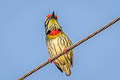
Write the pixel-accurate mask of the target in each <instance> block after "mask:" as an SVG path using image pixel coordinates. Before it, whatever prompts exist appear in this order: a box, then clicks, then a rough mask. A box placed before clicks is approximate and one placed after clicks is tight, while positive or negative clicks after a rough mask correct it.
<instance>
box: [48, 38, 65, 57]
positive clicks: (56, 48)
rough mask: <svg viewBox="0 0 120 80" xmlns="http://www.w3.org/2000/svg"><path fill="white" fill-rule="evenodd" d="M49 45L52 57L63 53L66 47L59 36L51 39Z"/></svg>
mask: <svg viewBox="0 0 120 80" xmlns="http://www.w3.org/2000/svg"><path fill="white" fill-rule="evenodd" d="M47 46H48V52H49V54H50V57H54V56H56V55H57V54H59V53H61V52H62V51H63V49H64V48H65V46H64V45H63V44H62V41H61V40H60V38H59V37H57V38H55V39H51V40H49V41H48V43H47Z"/></svg>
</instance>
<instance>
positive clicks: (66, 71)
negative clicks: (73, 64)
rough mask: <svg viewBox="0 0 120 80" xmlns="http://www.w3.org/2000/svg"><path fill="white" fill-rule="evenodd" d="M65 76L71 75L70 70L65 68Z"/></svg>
mask: <svg viewBox="0 0 120 80" xmlns="http://www.w3.org/2000/svg"><path fill="white" fill-rule="evenodd" d="M65 74H66V76H70V74H71V70H70V68H66V70H65Z"/></svg>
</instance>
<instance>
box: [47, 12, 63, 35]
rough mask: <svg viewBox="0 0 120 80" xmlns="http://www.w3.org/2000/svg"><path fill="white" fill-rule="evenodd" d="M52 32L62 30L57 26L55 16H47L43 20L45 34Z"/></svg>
mask: <svg viewBox="0 0 120 80" xmlns="http://www.w3.org/2000/svg"><path fill="white" fill-rule="evenodd" d="M52 30H60V31H61V30H62V28H61V26H60V25H59V24H58V21H57V16H56V15H55V14H54V11H53V13H52V14H48V15H47V16H46V19H45V32H46V34H49V33H50V32H51V31H52Z"/></svg>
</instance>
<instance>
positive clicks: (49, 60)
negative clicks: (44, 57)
mask: <svg viewBox="0 0 120 80" xmlns="http://www.w3.org/2000/svg"><path fill="white" fill-rule="evenodd" d="M51 60H52V59H51V58H50V57H49V58H48V62H49V63H55V64H58V62H57V61H56V60H54V61H51Z"/></svg>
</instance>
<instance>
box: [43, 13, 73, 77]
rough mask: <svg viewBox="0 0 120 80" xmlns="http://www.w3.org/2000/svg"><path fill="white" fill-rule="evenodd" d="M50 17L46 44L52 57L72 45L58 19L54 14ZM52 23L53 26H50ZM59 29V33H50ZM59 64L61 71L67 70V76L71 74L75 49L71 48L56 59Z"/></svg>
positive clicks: (47, 25)
mask: <svg viewBox="0 0 120 80" xmlns="http://www.w3.org/2000/svg"><path fill="white" fill-rule="evenodd" d="M52 16H53V18H52V17H50V18H49V19H46V20H49V21H46V22H47V23H45V25H46V26H45V27H46V45H47V48H48V52H49V55H50V57H51V58H53V57H54V56H56V55H58V54H59V53H61V52H62V51H63V50H64V49H66V48H68V47H70V46H71V45H72V42H71V40H70V39H69V38H68V37H67V35H66V34H65V33H64V32H63V31H62V29H61V27H60V26H59V24H58V22H57V20H56V19H54V14H53V15H52ZM49 25H52V26H49ZM56 29H59V30H60V32H59V34H57V35H49V33H50V31H52V30H56ZM55 61H56V62H57V64H56V63H55V65H56V66H57V68H58V69H59V70H60V71H61V72H65V73H66V75H67V76H69V75H70V74H71V71H70V67H71V66H72V63H73V50H70V51H69V52H67V53H66V54H64V55H62V56H60V57H59V58H57V59H56V60H55Z"/></svg>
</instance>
